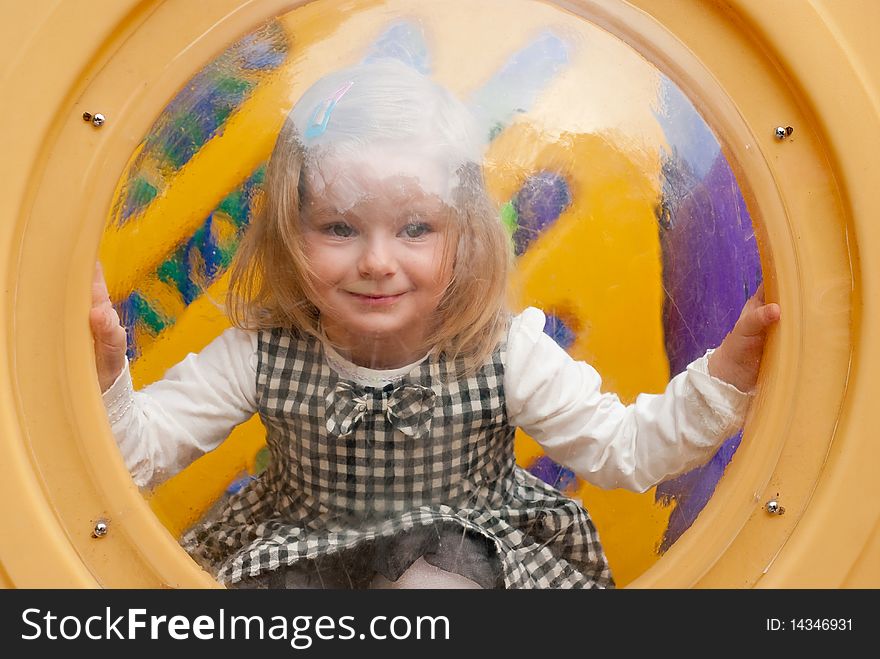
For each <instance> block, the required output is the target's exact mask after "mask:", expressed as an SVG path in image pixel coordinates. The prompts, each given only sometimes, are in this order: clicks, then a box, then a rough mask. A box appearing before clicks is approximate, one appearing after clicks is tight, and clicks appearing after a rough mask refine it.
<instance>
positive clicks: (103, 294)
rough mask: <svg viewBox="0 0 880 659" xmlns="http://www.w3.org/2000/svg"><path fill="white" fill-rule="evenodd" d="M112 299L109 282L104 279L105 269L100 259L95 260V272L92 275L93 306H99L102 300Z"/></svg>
mask: <svg viewBox="0 0 880 659" xmlns="http://www.w3.org/2000/svg"><path fill="white" fill-rule="evenodd" d="M109 301H110V293H109V292H108V291H107V282H106V281H105V280H104V270H103V268H102V267H101V263H100V262H99V261H95V273H94V275H93V276H92V306H93V307H95V306H98V305H99V304H101V303H102V302H109Z"/></svg>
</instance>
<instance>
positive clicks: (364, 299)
mask: <svg viewBox="0 0 880 659" xmlns="http://www.w3.org/2000/svg"><path fill="white" fill-rule="evenodd" d="M348 294H349V295H351V296H352V297H353V298H354V299H355V300H357V301H358V302H361V303H362V304H366V305H369V306H382V305H386V304H393V303H394V302H396V301H397V300H399V299H400V298H401V297H403V296H404V295H406V294H405V293H397V294H395V295H364V294H361V293H352V292H351V291H348Z"/></svg>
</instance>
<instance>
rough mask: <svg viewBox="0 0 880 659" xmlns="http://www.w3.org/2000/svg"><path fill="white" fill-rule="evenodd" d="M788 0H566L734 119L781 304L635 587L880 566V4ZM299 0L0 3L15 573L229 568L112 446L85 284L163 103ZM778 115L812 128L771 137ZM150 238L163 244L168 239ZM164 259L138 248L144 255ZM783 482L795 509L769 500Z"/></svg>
mask: <svg viewBox="0 0 880 659" xmlns="http://www.w3.org/2000/svg"><path fill="white" fill-rule="evenodd" d="M777 4H778V5H779V6H778V8H777V10H776V11H775V12H767V11H766V3H763V2H761V1H760V0H730V1H729V2H727V3H724V6H723V7H722V6H721V5H720V4H715V3H705V2H699V1H698V0H680V1H679V2H676V3H670V2H666V1H665V0H633V2H632V5H635V6H636V7H637V8H638V9H639V10H641V11H633V10H632V7H631V6H629V5H626V4H623V3H620V4H617V3H595V2H592V1H590V0H580V1H571V2H566V3H565V6H566V8H567V9H569V10H570V11H573V12H583V13H584V14H587V15H589V17H590V18H591V19H593V20H595V21H597V22H598V23H599V24H601V25H603V26H605V27H607V28H608V29H609V30H611V31H612V32H615V33H619V34H621V35H623V36H624V37H625V38H627V39H629V40H630V41H631V42H632V43H633V44H634V45H636V46H637V47H638V48H640V49H642V50H643V52H645V53H648V54H650V56H651V58H652V61H656V62H658V64H659V65H661V66H662V67H663V68H664V70H665V71H666V72H667V74H668V75H670V76H671V77H672V78H673V80H674V81H675V82H676V83H678V84H679V85H680V86H682V88H684V89H685V90H686V91H687V92H688V93H689V94H690V95H691V96H692V97H693V98H695V99H697V101H698V107H700V109H701V111H704V112H705V116H706V117H707V120H708V121H709V122H710V124H711V125H712V126H713V128H715V127H717V128H718V129H719V133H720V134H721V136H722V137H723V139H724V140H725V148H726V150H727V152H729V154H730V157H731V159H732V161H733V162H734V163H735V165H736V167H737V174H738V176H742V177H743V180H745V181H746V182H747V184H748V185H747V187H748V188H749V189H751V190H752V195H753V196H752V197H751V198H749V199H747V202H748V203H749V205H750V210H751V211H752V213H753V216H754V217H755V218H756V220H757V221H758V222H759V224H760V228H761V232H762V235H761V236H760V238H761V249H762V260H763V265H764V272H765V273H766V276H767V283H768V294H769V296H770V297H771V299H776V300H778V301H779V302H780V303H781V305H782V307H783V310H784V317H783V322H782V324H781V325H780V327H779V330H778V331H777V332H776V333H775V334H774V336H773V337H772V338H771V344H770V346H769V349H768V354H767V360H766V362H765V365H764V369H763V372H762V378H761V390H760V392H759V394H758V397H757V399H756V402H755V405H754V406H753V410H752V414H751V415H750V418H749V420H748V422H747V426H746V436H745V440H744V442H743V445H742V446H741V448H740V449H739V451H738V452H737V455H736V458H735V459H734V462H733V463H732V464H731V466H730V468H729V469H728V471H727V473H726V474H725V477H724V479H722V481H721V483H720V485H719V488H718V490H717V491H716V494H715V496H714V497H713V499H712V500H711V501H710V503H709V505H708V506H707V508H706V509H705V510H704V512H703V513H702V514H701V516H700V518H699V519H698V520H697V522H696V523H695V524H694V526H693V527H692V528H691V529H690V530H689V531H688V532H687V533H686V534H685V536H683V537H682V539H681V540H680V541H679V542H677V543H676V544H675V545H674V546H673V547H672V549H671V550H670V551H669V552H668V553H667V554H666V555H665V556H664V557H663V558H662V559H661V560H660V561H658V562H657V563H656V564H655V565H653V566H652V567H651V568H649V569H648V570H647V571H646V572H645V573H644V574H642V575H641V576H639V577H637V578H636V579H635V580H634V581H633V582H632V585H634V586H636V587H669V586H673V587H680V586H698V587H718V586H725V587H753V586H763V587H793V586H815V587H841V586H844V587H858V586H876V584H877V583H878V582H880V560H878V558H880V557H878V555H877V551H878V542H877V530H876V529H877V518H878V513H880V508H878V506H880V481H878V480H877V479H876V478H874V474H873V469H874V465H876V464H877V463H878V460H880V447H878V445H877V442H876V438H875V437H873V433H871V432H870V429H869V428H868V427H867V425H868V424H866V423H865V420H866V419H870V418H872V414H873V410H874V407H875V401H876V399H877V397H878V395H880V374H878V371H877V369H876V367H875V365H876V364H877V363H880V355H878V351H880V346H878V345H877V343H876V341H872V340H871V337H875V336H877V334H878V327H877V325H878V324H880V310H878V308H877V304H878V300H880V295H878V291H877V290H876V289H877V287H878V285H880V260H878V259H874V258H873V255H875V254H880V227H878V225H877V223H876V218H877V217H878V216H880V200H878V199H877V198H876V194H874V188H875V187H876V186H875V185H874V182H875V180H876V153H875V151H874V150H875V145H876V144H878V143H880V116H878V115H880V111H878V108H880V103H878V101H877V99H878V98H880V91H878V90H880V72H878V70H877V68H876V66H875V65H874V63H875V62H876V61H877V60H878V55H880V51H878V48H880V46H878V44H877V42H876V40H875V39H872V38H870V35H868V34H867V32H866V30H867V28H866V26H869V25H872V24H877V22H878V20H880V14H878V12H880V8H878V5H877V4H876V3H873V2H872V1H871V0H852V1H851V2H846V3H842V2H833V1H830V0H829V1H825V2H823V1H819V0H816V1H815V2H810V3H803V2H801V1H800V0H778V3H777ZM546 6H547V7H549V6H550V5H549V3H548V4H547V5H546ZM287 7H288V3H286V2H281V1H278V2H274V1H273V0H265V1H264V2H254V3H247V4H244V3H239V2H236V1H233V0H216V1H214V2H211V3H204V4H202V3H196V2H192V3H190V2H183V1H171V2H164V3H163V2H158V1H157V2H134V0H132V1H131V2H115V3H109V4H108V5H107V6H106V7H102V11H101V12H82V11H81V10H80V8H79V3H75V2H59V3H56V4H53V5H51V6H49V5H48V4H47V5H40V4H38V5H36V6H31V5H27V6H25V5H24V4H21V3H19V4H6V5H4V6H3V7H2V9H0V18H2V20H0V29H2V30H4V32H3V36H4V38H3V39H0V44H2V45H0V48H2V49H3V54H4V57H2V58H0V84H2V85H3V88H4V90H6V91H7V93H5V94H4V95H3V97H2V99H0V105H2V106H3V109H5V110H6V115H8V116H13V115H15V113H16V112H17V111H18V109H19V108H20V107H28V108H29V113H30V114H29V125H28V130H27V131H22V130H21V129H20V126H19V125H18V124H16V123H15V122H6V123H5V124H2V125H0V141H2V143H3V144H4V145H5V147H6V153H7V154H8V155H7V157H6V158H4V159H3V160H2V161H0V180H3V181H4V186H5V193H4V195H3V196H2V198H0V214H2V216H3V217H5V218H8V221H6V222H3V223H0V263H3V264H5V266H6V267H5V268H3V269H2V270H0V290H2V291H3V292H4V293H3V296H2V306H0V340H2V342H3V345H4V349H5V354H6V355H7V358H6V359H5V360H4V361H3V362H2V363H0V424H2V430H3V432H2V433H0V454H2V455H3V458H4V464H5V469H4V478H3V479H0V502H2V503H0V505H2V506H3V511H4V520H5V523H6V532H5V533H4V534H3V535H2V536H0V563H2V566H0V567H2V574H3V580H2V581H3V583H4V584H5V585H15V586H25V587H52V586H69V587H70V586H72V587H97V586H110V587H115V586H133V587H162V586H172V587H175V586H212V585H214V584H213V582H212V581H211V580H210V578H208V577H207V576H206V575H205V574H204V573H203V572H201V571H200V570H199V569H198V568H196V567H195V566H194V564H193V563H192V561H191V560H189V558H188V557H187V556H186V554H185V553H184V552H183V551H182V550H181V549H180V548H179V547H178V546H177V544H176V541H175V538H174V536H173V534H172V533H169V531H168V529H166V528H165V527H164V526H163V525H162V524H161V523H159V521H158V520H157V518H156V516H155V515H154V514H153V513H152V511H151V509H150V507H149V506H148V505H147V504H146V503H145V501H144V500H143V498H142V497H141V495H140V493H139V492H138V491H137V489H136V488H135V487H134V486H133V485H132V483H131V481H130V479H129V478H128V475H127V474H126V472H125V470H124V467H123V465H122V463H121V460H120V459H119V455H118V452H117V450H116V449H115V446H114V445H113V440H112V437H110V435H109V429H108V428H107V423H106V420H105V419H104V418H103V410H102V406H101V402H100V398H99V396H98V392H97V386H96V384H95V382H94V375H93V368H94V364H93V358H92V356H91V347H90V343H89V333H88V328H87V324H86V322H85V320H84V319H85V316H86V310H87V307H88V297H89V293H88V284H89V281H90V277H91V269H92V262H93V261H94V258H95V256H96V253H97V248H98V244H99V240H100V238H101V232H102V230H103V224H104V219H105V218H106V216H107V211H108V209H109V208H110V207H111V202H112V199H113V193H114V189H115V184H116V181H118V179H119V177H120V176H122V174H123V172H124V171H125V167H126V164H127V162H128V161H129V159H130V157H131V154H132V153H133V151H134V150H135V149H136V148H137V146H138V144H139V140H140V139H141V138H142V136H143V135H144V134H145V133H146V131H147V130H148V129H149V126H150V125H151V124H152V122H153V121H154V120H155V117H156V116H157V114H158V112H160V111H161V109H162V107H164V104H165V103H167V101H168V100H169V99H170V98H171V97H173V95H174V93H175V92H176V91H177V90H178V89H179V87H180V85H181V84H183V83H184V82H185V81H186V80H187V79H188V78H189V77H191V75H192V73H193V72H195V71H196V70H198V69H199V67H200V66H203V65H204V64H205V63H206V62H208V61H210V59H211V58H212V57H213V56H216V54H217V53H218V52H220V51H221V50H222V48H223V47H225V46H226V45H228V44H229V43H231V42H232V41H233V40H234V39H235V38H238V37H239V36H240V35H242V34H244V33H246V32H247V31H249V30H250V29H253V27H254V26H256V25H258V24H260V23H261V22H262V21H264V20H266V19H267V18H269V17H271V16H273V15H275V14H277V13H279V12H280V10H281V9H282V8H287ZM780 13H782V14H785V15H787V16H790V17H793V18H796V19H797V28H798V29H796V30H794V29H791V25H790V24H789V22H788V21H779V20H777V16H778V15H779V14H780ZM475 15H477V18H478V17H479V12H475ZM506 15H510V14H509V13H508V14H506ZM377 20H378V19H377ZM331 23H332V21H331ZM512 23H513V24H514V25H515V24H516V21H512ZM156 35H161V38H157V36H156ZM471 41H473V40H471ZM468 43H469V44H470V45H471V46H472V47H473V48H478V47H479V46H480V44H479V43H477V44H472V43H471V42H470V41H469V42H468ZM353 48H354V47H353ZM331 54H332V53H331ZM462 57H464V56H462ZM462 62H464V63H465V64H467V63H468V62H467V60H456V59H455V58H452V59H451V60H450V61H449V62H446V63H444V64H442V67H445V68H443V70H444V71H445V73H444V75H447V76H449V77H452V78H458V77H461V78H462V79H465V78H468V77H469V76H471V75H472V76H473V77H472V80H473V81H479V80H481V79H483V75H484V73H485V69H483V70H481V69H480V66H481V65H480V64H475V65H474V66H463V65H462ZM333 65H338V63H337V61H336V60H333ZM485 66H487V67H488V66H489V65H488V64H487V65H485ZM440 69H441V67H440V66H438V70H440ZM35 80H39V81H40V84H39V85H35V84H34V81H35ZM472 84H476V82H474V83H472ZM463 87H465V86H464V85H463ZM465 88H466V87H465ZM829 90H834V93H829ZM841 98H845V99H846V102H845V103H841V102H840V99H841ZM7 105H8V106H9V107H6V106H7ZM96 108H100V110H104V111H105V113H106V114H107V116H108V117H109V118H110V120H109V121H108V123H107V125H106V126H104V127H103V128H102V129H101V130H100V131H98V130H95V129H93V128H92V127H91V126H88V125H86V124H84V123H83V122H82V119H81V118H80V116H81V114H82V112H83V111H86V110H89V111H95V109H96ZM780 117H785V121H786V122H788V123H790V124H791V125H793V126H795V128H796V133H795V134H794V137H795V138H796V139H791V140H789V141H787V142H786V143H782V144H780V143H779V142H777V141H776V140H775V139H774V138H773V137H772V132H771V131H772V128H773V127H774V126H775V125H777V123H778V122H779V120H780V119H779V118H780ZM853 126H858V127H859V130H858V131H854V130H852V127H853ZM244 155H247V154H244ZM227 173H228V172H227ZM223 175H224V176H225V174H223ZM230 185H231V180H230V181H226V182H225V183H224V184H223V185H222V186H220V187H226V188H228V187H229V186H230ZM193 194H194V195H199V194H202V191H199V190H194V191H193ZM204 194H205V195H206V197H205V198H200V199H198V200H197V203H199V204H201V205H203V206H204V207H209V206H211V202H210V201H209V198H213V199H214V200H215V201H216V200H217V199H220V198H222V196H218V195H221V190H219V189H217V190H211V191H206V192H204ZM203 210H205V208H203ZM208 210H210V209H209V208H208ZM150 240H152V241H154V242H151V243H149V244H151V245H153V247H154V248H155V249H156V250H157V251H162V249H165V248H164V247H162V248H161V249H160V248H159V246H157V245H161V236H160V237H158V238H157V237H155V236H154V237H153V238H150ZM157 240H158V241H159V243H156V242H155V241H157ZM145 244H147V243H145ZM154 256H155V255H154ZM114 267H118V268H119V270H118V272H119V273H122V272H123V270H124V266H122V265H118V266H114ZM645 267H647V266H645ZM149 270H150V267H149V266H145V265H144V264H143V263H142V262H141V261H140V260H138V259H134V265H133V267H132V269H131V271H130V272H132V273H133V272H142V273H145V272H149ZM132 277H133V275H132V274H129V275H126V276H122V274H120V275H119V278H120V280H123V281H124V280H126V279H128V280H131V278H132ZM116 290H117V293H118V291H122V290H125V286H122V287H121V288H119V289H116ZM185 315H186V314H185V313H184V314H183V316H185ZM183 316H182V317H181V320H179V321H178V322H183V321H182V318H183ZM159 343H161V341H160V342H159ZM588 347H589V346H587V348H588ZM171 352H174V350H172V349H171V348H169V354H170V353H171ZM597 357H598V355H597ZM36 373H39V374H42V376H41V377H40V378H36V377H35V376H34V375H33V374H36ZM816 374H821V377H817V376H816ZM616 377H619V378H623V376H616ZM520 445H521V442H520ZM777 492H779V493H781V494H780V496H782V497H784V499H783V504H784V505H785V506H786V509H787V513H786V515H785V516H783V517H778V516H769V515H767V514H766V512H764V510H763V507H762V506H763V503H764V502H765V501H766V500H767V498H768V497H769V496H771V495H775V494H776V493H777ZM589 505H591V507H592V505H593V504H589ZM627 505H628V503H627V502H625V501H619V502H615V503H614V506H616V507H617V508H616V509H617V510H624V509H625V507H626V506H627ZM598 510H599V509H598V508H597V511H598ZM104 516H106V517H108V518H109V519H110V520H111V533H110V534H109V535H108V537H107V538H105V539H103V540H102V541H100V543H96V542H95V541H94V540H93V539H92V538H91V537H90V529H91V528H92V527H93V525H94V521H95V519H97V518H99V517H104ZM594 516H596V517H597V519H598V517H599V514H597V512H594ZM816 565H822V566H823V569H822V570H816V569H815V566H816Z"/></svg>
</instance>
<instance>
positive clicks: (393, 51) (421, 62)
mask: <svg viewBox="0 0 880 659" xmlns="http://www.w3.org/2000/svg"><path fill="white" fill-rule="evenodd" d="M383 58H392V59H396V60H400V61H401V62H403V63H404V64H406V65H407V66H409V67H410V68H413V69H415V70H416V71H419V72H420V73H424V74H425V75H427V74H429V73H430V72H431V61H430V56H429V55H428V47H427V45H426V44H425V35H424V33H423V32H422V29H421V26H420V25H418V24H416V23H413V22H411V21H400V22H399V23H394V24H393V25H391V27H389V28H388V29H387V30H385V32H384V33H383V34H382V36H381V37H379V38H378V39H377V40H376V42H375V43H374V44H373V45H372V46H371V47H370V51H369V52H368V53H367V56H366V57H364V62H374V61H376V60H379V59H383Z"/></svg>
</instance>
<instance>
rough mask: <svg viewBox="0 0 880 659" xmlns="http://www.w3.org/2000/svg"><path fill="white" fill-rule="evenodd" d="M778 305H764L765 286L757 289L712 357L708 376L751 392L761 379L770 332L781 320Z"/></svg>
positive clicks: (762, 285)
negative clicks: (760, 369)
mask: <svg viewBox="0 0 880 659" xmlns="http://www.w3.org/2000/svg"><path fill="white" fill-rule="evenodd" d="M779 315H780V310H779V305H778V304H772V303H771V304H764V284H763V283H761V285H760V286H758V290H757V291H755V294H754V295H753V296H752V297H750V298H749V299H748V301H747V302H746V303H745V305H744V306H743V309H742V312H741V313H740V315H739V320H737V321H736V325H734V326H733V329H732V330H731V331H730V334H728V335H727V336H726V337H724V340H723V341H722V342H721V345H720V346H718V349H717V350H715V352H713V353H712V354H711V355H710V356H709V374H710V375H713V376H714V377H716V378H719V379H721V380H724V381H725V382H728V383H730V384H732V385H733V386H734V387H736V388H737V389H739V390H740V391H744V392H749V391H751V390H752V388H754V386H755V382H756V381H757V379H758V367H759V366H760V365H761V355H762V354H763V353H764V340H765V339H766V336H767V330H768V329H769V328H770V326H771V325H773V324H774V323H776V321H778V320H779Z"/></svg>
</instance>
